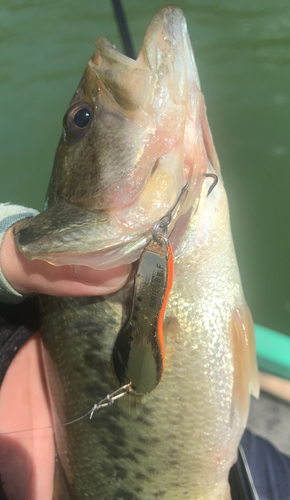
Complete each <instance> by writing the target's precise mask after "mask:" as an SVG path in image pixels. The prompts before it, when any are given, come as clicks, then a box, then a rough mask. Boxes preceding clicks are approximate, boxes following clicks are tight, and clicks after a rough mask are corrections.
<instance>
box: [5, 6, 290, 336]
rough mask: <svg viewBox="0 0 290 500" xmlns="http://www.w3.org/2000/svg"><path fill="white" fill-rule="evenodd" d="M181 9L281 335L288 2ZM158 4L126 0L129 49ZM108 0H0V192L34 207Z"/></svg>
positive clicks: (252, 291) (256, 289)
mask: <svg viewBox="0 0 290 500" xmlns="http://www.w3.org/2000/svg"><path fill="white" fill-rule="evenodd" d="M175 3H176V4H177V5H179V6H180V7H181V8H182V9H183V10H184V12H185V14H186V17H187V22H188V26H189V31H190V35H191V40H192V44H193V47H194V50H195V56H196V60H197V64H198V67H199V72H200V78H201V83H202V88H203V92H204V94H205V98H206V103H207V107H208V115H209V121H210V125H211V129H212V133H213V137H214V140H215V144H216V147H217V151H218V154H219V158H220V162H221V167H222V173H223V177H224V180H225V184H226V188H227V192H228V196H229V201H230V209H231V220H232V229H233V236H234V241H235V246H236V251H237V256H238V261H239V265H240V270H241V275H242V281H243V285H244V291H245V295H246V297H247V300H248V303H249V305H250V308H251V310H252V312H253V316H254V320H255V322H257V323H260V324H262V325H265V326H267V327H268V328H272V329H275V330H277V331H280V332H284V333H287V334H289V335H290V264H289V262H290V248H289V247H290V244H289V243H290V234H289V212H290V196H289V188H290V168H289V167H290V166H289V160H290V156H289V139H288V137H289V130H290V91H289V84H290V2H289V0H271V1H270V0H227V1H226V0H224V1H222V0H199V1H198V0H188V1H185V0H184V1H178V0H177V1H176V2H175ZM163 5H164V2H161V1H159V0H154V1H153V0H149V1H148V0H146V1H139V0H124V7H125V9H126V13H127V17H128V21H129V24H130V27H131V31H132V35H133V39H134V43H135V46H136V48H137V49H138V50H139V48H140V46H141V42H142V37H143V34H144V31H145V28H146V25H147V24H148V22H149V21H150V19H151V17H152V16H153V14H154V13H155V11H156V10H157V9H158V8H159V7H162V6H163ZM98 35H105V36H106V37H107V38H108V39H109V40H111V41H112V42H113V43H115V44H116V45H117V46H118V47H119V48H120V42H119V39H118V33H117V29H116V25H115V21H114V16H113V13H112V9H111V4H110V2H109V1H104V0H103V1H96V0H95V1H91V0H85V1H83V2H80V1H79V0H78V1H76V0H50V1H49V2H48V1H47V0H1V4H0V65H1V66H0V110H1V111H0V132H1V133H0V158H1V182H0V200H1V201H2V202H6V201H10V202H12V203H18V204H24V205H27V206H30V207H35V208H38V209H39V210H41V208H42V206H43V200H44V197H45V192H46V187H47V184H48V180H49V177H50V171H51V167H52V163H53V157H54V151H55V149H56V146H57V143H58V140H59V136H60V133H61V125H62V117H63V114H64V112H65V110H66V106H67V104H68V102H69V101H70V98H71V96H72V94H73V92H74V90H75V88H76V86H77V84H78V81H79V80H80V78H81V75H82V72H83V70H84V68H85V65H86V61H87V59H88V58H89V57H90V56H91V55H92V53H93V52H94V39H95V38H96V37H97V36H98Z"/></svg>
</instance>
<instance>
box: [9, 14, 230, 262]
mask: <svg viewBox="0 0 290 500" xmlns="http://www.w3.org/2000/svg"><path fill="white" fill-rule="evenodd" d="M96 47H97V50H96V52H95V54H94V56H93V57H92V58H91V59H90V61H89V63H88V67H87V70H86V72H85V74H84V77H83V79H82V80H81V84H80V86H79V88H78V90H77V91H76V93H75V95H74V97H73V99H72V101H71V104H70V106H69V110H71V109H72V107H73V109H74V110H75V111H74V112H75V113H76V114H78V113H79V112H80V110H83V109H85V111H84V113H87V114H88V113H89V112H90V113H91V116H92V118H91V120H92V121H91V122H88V123H89V126H88V129H87V132H86V131H85V129H84V131H81V133H80V134H79V135H78V136H77V137H74V139H73V140H70V136H69V134H66V133H65V132H64V134H63V136H62V138H61V141H60V145H59V147H58V150H57V153H56V159H55V164H54V169H53V174H52V178H51V182H50V187H49V191H48V198H47V209H46V210H45V211H44V212H43V213H41V214H39V215H38V216H36V217H35V218H32V219H29V220H26V221H21V222H19V223H18V224H17V225H16V226H15V229H14V234H15V244H16V246H17V248H18V249H19V250H20V251H21V252H22V253H23V254H24V256H25V257H26V258H27V259H28V260H30V261H32V260H43V261H46V262H48V263H50V264H52V265H55V266H63V265H82V266H87V267H91V268H94V269H102V270H106V269H110V268H114V267H117V266H119V265H122V264H131V263H132V262H134V261H136V260H138V259H139V257H140V255H141V253H142V251H143V249H144V247H145V246H146V244H147V243H148V242H149V240H150V239H151V238H152V230H153V227H154V225H155V224H156V223H157V222H158V221H160V219H162V218H163V217H164V216H165V215H166V214H168V212H170V211H171V210H172V209H173V207H175V205H176V202H177V200H178V197H179V196H180V193H181V192H182V189H183V187H184V186H185V185H186V184H187V183H189V188H188V189H187V191H186V196H185V197H184V198H183V199H182V200H180V202H179V203H178V206H177V207H176V209H174V213H173V214H172V215H173V217H172V221H171V223H170V225H169V227H168V235H171V236H172V237H173V239H174V233H176V230H175V229H174V228H175V226H176V224H177V222H178V224H177V226H178V225H179V229H178V231H179V232H180V226H181V225H182V223H181V222H180V221H182V220H185V219H186V217H183V218H182V216H183V215H185V214H188V213H189V212H190V210H192V207H193V206H194V205H195V204H198V200H199V197H200V193H201V189H202V185H203V181H204V177H203V175H204V174H205V172H206V171H207V170H208V168H210V169H213V170H214V171H215V172H216V173H217V174H220V169H219V163H218V159H217V155H216V151H215V148H214V145H213V141H212V137H211V133H210V129H209V125H208V122H207V117H206V109H205V103H204V98H203V95H202V93H201V91H200V83H199V78H198V72H197V68H196V64H195V60H194V56H193V51H192V47H191V43H190V39H189V35H188V31H187V26H186V21H185V18H184V15H183V13H182V11H181V10H180V9H179V8H178V7H174V6H169V7H166V8H164V9H161V10H160V11H159V12H158V13H157V14H156V15H155V16H154V18H153V19H152V21H151V23H150V24H149V26H148V28H147V31H146V33H145V37H144V42H143V45H142V47H141V51H140V54H139V56H138V58H137V60H136V61H133V62H132V63H129V62H128V61H130V60H129V58H127V57H126V56H121V55H120V54H119V53H118V51H117V49H116V47H114V46H112V45H110V44H109V42H107V41H106V40H105V39H102V40H100V39H97V42H96ZM118 54H119V55H118ZM131 66H132V67H131ZM135 67H136V68H137V67H138V68H139V69H138V72H137V73H136V75H137V76H138V75H139V76H138V78H137V76H136V75H135V76H136V77H134V74H135V73H134V72H133V73H132V71H133V69H134V68H135ZM132 68H133V69H132ZM136 68H135V69H136ZM142 68H143V69H144V71H145V73H144V75H145V76H144V75H143V76H144V78H143V77H142V78H141V76H140V75H142V74H143V73H142V71H141V69H142ZM139 70H140V71H141V73H140V71H139ZM132 75H133V76H132ZM148 75H149V77H148ZM147 77H148V78H147ZM136 87H138V89H137V91H136ZM139 87H140V88H139ZM142 88H143V90H142ZM98 89H101V91H100V90H98ZM140 89H141V91H140ZM102 99H103V100H102ZM130 103H131V104H130ZM133 104H134V105H133ZM74 106H77V107H76V108H74ZM79 106H81V107H79ZM84 107H85V108H84ZM100 109H102V110H104V109H106V113H105V112H102V113H100ZM81 112H83V111H81ZM69 113H70V111H69ZM65 116H67V114H66V115H65ZM73 116H75V115H72V116H70V119H71V121H70V125H71V124H72V123H73V119H74V118H73ZM82 116H83V115H82ZM117 116H119V117H120V116H121V117H122V121H121V122H120V121H118V119H117V118H116V122H115V121H114V120H115V117H117ZM94 120H95V121H94ZM120 123H122V126H121V127H120ZM128 124H129V125H128ZM113 125H114V126H113ZM126 127H127V128H126ZM120 128H121V130H122V134H123V135H122V134H121V138H120V137H119V135H118V130H119V129H120ZM124 130H125V132H124ZM134 130H135V131H136V133H135V135H134V137H132V138H131V137H128V141H127V142H126V140H125V139H124V133H125V135H126V134H127V132H128V134H127V135H129V136H130V134H129V131H131V132H132V133H133V132H134ZM71 133H72V131H71ZM78 133H79V132H78ZM106 134H108V135H106ZM142 134H143V135H142ZM115 137H116V140H115V141H114V140H113V139H115ZM106 138H109V140H108V141H107V140H106ZM108 144H109V146H108ZM132 144H133V145H135V146H136V148H135V149H134V147H133V146H132ZM137 146H138V147H137ZM94 148H95V149H94ZM96 148H99V150H98V149H96ZM102 148H103V150H104V151H101V150H102ZM106 148H107V149H106ZM107 150H108V151H110V154H109V155H107V154H106V151H107ZM112 150H113V153H114V154H113V153H112ZM133 160H134V161H133ZM118 162H120V165H119V163H118ZM131 162H132V163H131ZM110 168H111V170H110ZM82 169H83V170H82ZM178 231H177V232H178ZM171 236H170V237H171ZM175 239H176V241H178V238H175ZM177 246H178V243H177Z"/></svg>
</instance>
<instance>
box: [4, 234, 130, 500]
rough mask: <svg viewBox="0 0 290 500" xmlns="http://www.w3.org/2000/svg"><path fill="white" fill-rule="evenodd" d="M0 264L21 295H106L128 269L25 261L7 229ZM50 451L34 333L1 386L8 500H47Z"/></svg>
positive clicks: (124, 277)
mask: <svg viewBox="0 0 290 500" xmlns="http://www.w3.org/2000/svg"><path fill="white" fill-rule="evenodd" d="M0 262H1V267H2V270H3V273H4V276H5V277H6V279H7V281H8V282H9V283H10V284H11V285H12V286H13V288H15V289H16V290H17V291H18V292H20V293H23V294H27V293H31V292H38V293H46V294H51V295H59V296H66V295H67V296H85V295H102V294H107V293H111V292H114V291H116V290H118V289H120V288H121V287H122V286H123V285H124V284H125V283H126V281H127V280H128V278H129V274H130V271H131V266H129V265H128V266H127V265H124V266H119V267H118V268H115V269H111V270H108V271H96V270H93V269H90V268H86V267H84V266H63V267H54V266H51V265H50V264H47V263H45V262H41V261H33V262H29V261H27V260H26V259H25V257H24V256H23V255H22V253H21V252H20V251H19V250H18V249H17V248H16V246H15V244H14V238H13V232H12V228H10V230H8V231H7V233H6V235H5V237H4V239H3V242H2V247H1V253H0ZM31 429H34V430H31ZM37 429H38V430H37ZM23 430H24V432H22V431H23ZM15 431H17V432H15ZM19 431H20V432H19ZM54 454H55V450H54V439H53V428H52V420H51V415H50V410H49V403H48V399H47V392H46V387H45V383H44V376H43V372H42V359H41V337H40V334H39V333H36V334H35V335H34V336H33V337H32V338H31V339H30V340H29V341H28V342H27V343H26V344H25V345H24V346H23V347H22V348H21V350H20V351H19V352H18V353H17V355H16V356H15V358H14V359H13V362H12V363H11V365H10V367H9V369H8V370H7V373H6V375H5V378H4V381H3V384H2V386H1V392H0V474H1V478H2V481H3V483H4V490H5V493H6V496H7V499H8V500H52V494H53V493H52V492H53V477H54V461H55V458H54V456H55V455H54Z"/></svg>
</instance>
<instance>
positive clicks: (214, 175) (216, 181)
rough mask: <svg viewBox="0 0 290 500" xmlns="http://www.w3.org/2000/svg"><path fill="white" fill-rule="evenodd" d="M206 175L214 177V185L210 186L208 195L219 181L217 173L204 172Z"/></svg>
mask: <svg viewBox="0 0 290 500" xmlns="http://www.w3.org/2000/svg"><path fill="white" fill-rule="evenodd" d="M202 175H203V176H204V177H211V178H212V179H214V181H213V183H212V185H211V186H210V187H209V190H208V192H207V195H206V197H208V196H209V195H210V193H211V192H212V190H213V189H214V188H215V187H216V185H217V183H218V180H219V178H218V176H217V175H216V174H202Z"/></svg>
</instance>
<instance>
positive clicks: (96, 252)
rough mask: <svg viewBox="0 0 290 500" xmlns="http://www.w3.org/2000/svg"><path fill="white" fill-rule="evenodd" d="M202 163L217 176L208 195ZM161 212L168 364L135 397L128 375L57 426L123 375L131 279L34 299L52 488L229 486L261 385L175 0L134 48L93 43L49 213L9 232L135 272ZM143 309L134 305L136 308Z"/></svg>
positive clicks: (60, 258) (58, 495)
mask: <svg viewBox="0 0 290 500" xmlns="http://www.w3.org/2000/svg"><path fill="white" fill-rule="evenodd" d="M207 175H212V176H214V177H215V176H217V177H218V179H219V182H218V184H217V185H216V186H215V187H214V189H213V190H212V192H211V193H210V194H209V196H207V195H208V192H209V188H210V185H211V183H212V179H211V178H207V177H206V176H207ZM168 214H170V217H169V218H168V228H167V229H168V233H167V236H168V237H169V240H170V242H171V245H172V248H173V253H174V278H173V285H172V290H171V293H170V296H169V301H168V303H167V307H166V311H165V315H164V321H163V333H162V331H158V332H156V335H157V333H158V335H161V336H162V339H161V341H160V342H163V343H164V354H162V356H163V357H164V359H163V361H164V366H163V365H162V370H161V371H160V370H159V372H160V373H159V376H158V380H157V381H156V384H155V385H154V384H153V386H152V387H151V388H150V390H149V389H148V391H147V390H144V394H143V393H142V391H141V393H140V391H139V392H138V391H136V390H135V389H134V387H133V388H132V387H131V390H130V391H129V392H126V393H124V395H123V397H122V398H120V399H119V400H117V401H115V402H114V404H112V405H109V406H107V407H105V408H102V409H100V410H99V411H97V412H96V413H95V414H94V415H93V417H92V419H90V418H88V417H87V418H83V419H81V420H80V421H78V422H75V423H74V424H72V425H68V426H62V425H60V424H64V423H66V422H70V421H73V420H75V419H78V418H79V417H81V416H82V415H84V414H87V413H88V412H89V411H90V409H91V408H93V407H94V405H95V403H97V402H98V401H101V400H103V399H104V398H105V396H106V395H107V394H110V393H114V391H116V390H118V389H119V388H120V386H122V382H121V381H120V377H118V373H116V369H115V367H116V365H115V364H114V359H113V358H114V356H113V351H114V349H116V345H117V344H116V342H117V339H118V338H119V337H118V335H120V331H122V329H124V325H128V321H129V322H130V321H131V315H130V314H131V308H132V304H133V302H134V301H133V295H134V293H135V292H134V291H133V286H134V285H133V283H132V281H130V282H128V283H127V285H126V286H124V287H123V288H122V289H121V290H120V291H118V292H116V293H113V294H111V295H108V296H103V297H90V298H84V297H80V298H61V297H49V296H45V295H42V296H41V297H40V311H41V325H42V326H41V335H42V339H43V358H44V364H45V371H46V378H47V382H48V387H49V394H50V401H51V408H52V413H53V419H54V424H55V440H56V448H57V455H58V459H57V467H56V474H55V490H54V500H83V499H84V498H86V499H91V500H93V499H94V500H95V499H96V498H98V499H102V500H107V499H108V500H113V499H114V500H121V499H122V500H151V499H152V500H153V499H156V498H164V499H167V500H177V499H182V498H187V499H192V500H197V499H204V500H205V499H207V500H225V499H229V498H230V491H229V485H228V473H229V469H230V467H231V466H232V465H233V463H234V462H235V460H236V457H237V447H238V444H239V441H240V438H241V435H242V433H243V430H244V427H245V424H246V420H247V415H248V408H249V394H250V393H253V394H254V395H256V396H258V391H259V389H258V382H257V366H256V358H255V341H254V333H253V324H252V319H251V315H250V312H249V310H248V308H247V305H246V302H245V299H244V296H243V292H242V286H241V281H240V276H239V271H238V266H237V262H236V257H235V252H234V247H233V242H232V237H231V231H230V224H229V214H228V203H227V197H226V193H225V189H224V186H223V182H222V178H221V175H220V168H219V162H218V158H217V155H216V151H215V148H214V145H213V141H212V137H211V133H210V130H209V126H208V122H207V118H206V110H205V103H204V98H203V95H202V93H201V90H200V83H199V78H198V72H197V68H196V64H195V60H194V56H193V52H192V48H191V43H190V39H189V35H188V31H187V26H186V21H185V18H184V15H183V13H182V12H181V11H180V9H178V8H177V7H173V6H169V7H166V8H164V9H162V10H161V11H159V12H158V13H157V14H156V15H155V16H154V18H153V19H152V21H151V23H150V24H149V26H148V28H147V31H146V34H145V38H144V42H143V45H142V48H141V51H140V54H139V56H138V58H137V60H136V61H135V60H132V59H129V58H128V57H126V56H124V55H122V54H120V53H119V52H118V51H117V49H116V48H115V47H114V46H113V45H111V44H110V43H109V42H108V41H107V40H106V39H105V38H103V37H99V38H98V39H97V40H96V51H95V53H94V55H93V57H92V58H91V59H90V60H89V62H88V66H87V68H86V70H85V73H84V76H83V78H82V80H81V82H80V85H79V87H78V89H77V91H76V93H75V94H74V96H73V98H72V101H71V103H70V105H69V108H68V110H67V112H66V114H65V117H64V123H63V133H62V137H61V140H60V143H59V146H58V149H57V152H56V157H55V164H54V168H53V173H52V178H51V182H50V186H49V190H48V196H47V202H46V210H45V211H44V212H43V213H42V214H40V215H39V216H37V217H35V218H34V219H30V220H28V221H25V222H22V223H20V224H19V226H18V227H17V229H16V236H15V241H16V244H17V246H18V248H19V249H20V250H21V251H22V252H23V254H24V255H25V256H26V257H27V258H28V259H30V260H32V259H40V260H44V261H46V262H48V263H50V264H52V265H64V264H66V265H69V264H71V265H72V264H74V265H78V264H81V265H86V266H88V267H91V268H94V269H109V268H114V267H117V266H119V265H120V264H124V263H127V264H128V263H129V264H132V268H133V269H136V264H134V262H136V261H138V259H139V258H140V256H141V254H142V252H143V250H144V247H145V246H146V245H148V243H149V245H150V241H152V232H153V227H154V226H155V224H156V223H158V222H159V221H160V220H161V219H162V218H163V217H165V216H166V215H168ZM167 236H166V238H165V239H166V241H167ZM143 255H144V254H143ZM141 260H142V259H141ZM149 267H150V266H149ZM139 269H140V268H139ZM145 271H146V270H145ZM148 272H151V273H152V272H153V271H152V269H151V270H150V269H149V271H148ZM139 274H140V273H139ZM145 274H146V273H145ZM136 286H137V285H136V284H135V287H136ZM164 286H165V287H166V283H165V285H164ZM135 291H136V290H135ZM157 295H158V294H157ZM134 297H135V295H134ZM135 299H136V297H135V298H134V300H135ZM134 304H135V303H134ZM149 308H150V307H149V305H148V304H147V306H146V307H145V306H144V309H143V310H142V304H141V303H140V308H139V309H140V314H141V317H142V315H143V318H144V321H145V319H146V318H148V315H149V316H150V313H149ZM139 309H138V311H139ZM138 314H139V313H138ZM128 318H129V320H128ZM155 319H156V318H155ZM155 319H154V321H155ZM156 335H155V336H156ZM158 349H159V348H158V347H157V350H158ZM151 361H152V359H151ZM133 362H134V359H133ZM145 371H146V370H145ZM149 371H150V370H149ZM129 382H130V381H129ZM145 382H146V380H145ZM145 387H148V385H147V386H146V383H145Z"/></svg>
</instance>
